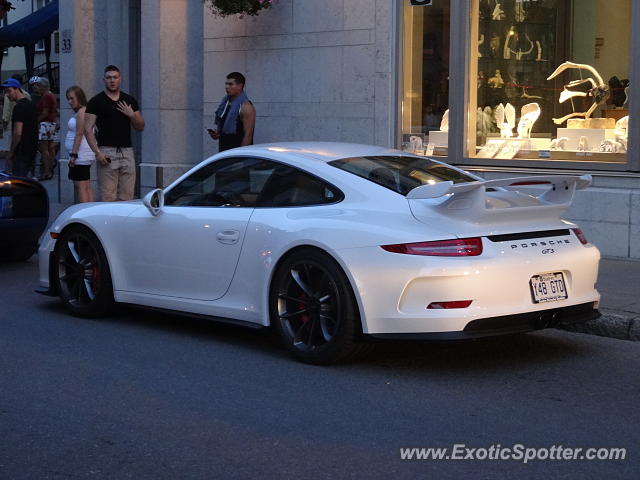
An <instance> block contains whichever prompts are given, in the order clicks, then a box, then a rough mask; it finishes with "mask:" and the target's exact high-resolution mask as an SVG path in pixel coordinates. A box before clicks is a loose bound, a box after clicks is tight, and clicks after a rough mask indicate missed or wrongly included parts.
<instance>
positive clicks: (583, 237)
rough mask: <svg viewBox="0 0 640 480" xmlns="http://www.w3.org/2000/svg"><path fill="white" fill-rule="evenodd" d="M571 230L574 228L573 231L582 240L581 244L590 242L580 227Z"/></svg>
mask: <svg viewBox="0 0 640 480" xmlns="http://www.w3.org/2000/svg"><path fill="white" fill-rule="evenodd" d="M571 230H573V233H575V234H576V237H578V240H580V243H581V244H583V245H586V244H587V243H589V241H588V240H587V237H585V236H584V233H582V230H580V229H579V228H572V229H571Z"/></svg>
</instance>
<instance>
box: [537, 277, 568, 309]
mask: <svg viewBox="0 0 640 480" xmlns="http://www.w3.org/2000/svg"><path fill="white" fill-rule="evenodd" d="M529 285H530V286H531V295H532V297H533V303H545V302H555V301H557V300H564V299H565V298H567V288H566V286H565V283H564V276H563V275H562V272H554V273H541V274H540V275H534V276H533V277H531V280H529Z"/></svg>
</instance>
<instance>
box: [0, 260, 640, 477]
mask: <svg viewBox="0 0 640 480" xmlns="http://www.w3.org/2000/svg"><path fill="white" fill-rule="evenodd" d="M0 285H2V288H1V289H0V306H1V308H0V352H1V355H0V438H2V446H1V448H0V478H1V479H2V480H14V479H15V480H23V479H25V480H33V479H62V478H65V479H67V478H68V479H85V478H100V479H102V478H116V479H129V478H133V479H136V480H137V479H154V480H155V479H164V478H167V479H176V478H180V479H192V478H193V479H195V478H203V479H204V478H207V479H209V478H211V479H227V478H229V479H230V478H233V479H253V478H260V479H289V478H291V479H299V478H310V479H316V478H327V479H342V478H367V479H378V478H379V479H385V480H386V479H390V478H393V479H405V478H407V479H413V478H438V479H448V478H456V479H458V478H478V479H489V478H526V479H534V478H554V479H555V478H562V479H574V478H575V479H584V478H612V479H614V478H615V479H635V478H637V475H638V471H640V431H639V430H638V425H639V424H640V418H639V417H640V415H639V414H638V398H640V378H639V376H638V371H639V370H640V343H638V342H629V341H621V340H616V339H611V338H603V337H598V336H594V335H585V334H582V333H575V332H566V331H560V330H553V329H550V330H545V331H541V332H535V333H530V334H523V335H516V336H509V337H502V338H493V339H484V340H477V341H470V342H454V343H403V344H394V343H391V344H384V345H381V346H379V347H378V348H377V349H376V351H374V352H373V353H372V354H371V355H369V356H368V357H366V358H364V359H362V360H360V361H358V362H355V363H351V364H347V365H340V366H334V367H315V366H309V365H304V364H300V363H297V362H295V361H294V360H292V359H291V358H289V356H288V355H287V354H286V353H285V352H284V350H283V349H281V348H280V346H279V345H278V344H277V342H276V341H275V339H274V338H273V336H272V335H270V334H269V332H265V331H255V330H252V329H246V328H239V327H231V326H226V325H222V324H218V323H213V322H206V321H203V320H195V319H190V318H186V317H183V316H180V315H169V314H159V313H153V312H149V311H145V310H139V309H126V308H123V309H122V310H121V312H120V313H119V314H117V315H113V316H110V317H109V318H105V319H101V320H86V319H80V318H75V317H73V316H71V315H69V314H68V313H67V312H66V311H65V309H64V308H63V307H62V305H61V304H60V303H59V302H58V301H57V300H56V299H52V298H49V297H43V296H39V295H36V294H34V293H33V289H34V288H35V287H36V286H37V264H36V260H35V258H32V259H30V260H29V261H28V262H24V263H4V264H0ZM454 444H464V445H465V446H466V447H467V448H480V449H482V448H486V449H488V448H491V446H496V445H498V444H499V445H500V446H501V448H510V447H512V446H513V445H515V444H522V445H523V446H525V447H526V448H535V449H551V448H553V446H554V445H555V446H556V448H557V446H558V445H562V446H563V448H567V447H575V448H583V449H586V448H591V447H595V448H597V447H620V448H626V449H627V452H626V458H625V459H624V460H611V461H608V460H592V461H588V460H571V461H561V460H533V461H529V462H528V463H526V464H525V463H524V462H523V461H516V460H451V459H449V460H413V461H403V460H401V459H400V449H401V448H404V447H425V448H428V447H447V448H449V449H451V448H453V446H454Z"/></svg>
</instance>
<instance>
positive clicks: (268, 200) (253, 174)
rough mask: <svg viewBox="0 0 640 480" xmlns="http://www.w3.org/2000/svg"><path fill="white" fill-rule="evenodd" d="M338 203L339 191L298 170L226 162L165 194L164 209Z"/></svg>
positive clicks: (244, 161)
mask: <svg viewBox="0 0 640 480" xmlns="http://www.w3.org/2000/svg"><path fill="white" fill-rule="evenodd" d="M341 199H342V193H341V192H340V191H339V190H337V189H336V188H334V187H332V186H331V185H328V184H327V183H325V182H323V181H322V180H320V179H319V178H316V177H314V176H313V175H310V174H308V173H305V172H302V171H300V170H298V169H297V168H294V167H290V166H288V165H284V164H281V163H276V162H272V161H269V160H263V159H259V158H225V159H223V160H218V161H216V162H212V163H209V164H207V165H205V166H203V167H202V168H200V169H199V170H197V171H195V172H193V173H192V174H191V175H189V176H188V177H187V178H185V179H184V180H183V181H182V182H180V183H179V184H178V185H176V186H175V187H173V188H172V189H171V190H170V191H168V192H167V193H166V194H165V205H173V206H182V207H293V206H304V205H322V204H325V203H334V202H337V201H339V200H341Z"/></svg>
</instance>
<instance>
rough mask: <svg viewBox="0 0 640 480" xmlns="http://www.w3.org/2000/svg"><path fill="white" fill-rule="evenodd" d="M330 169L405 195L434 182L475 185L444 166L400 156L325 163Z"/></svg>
mask: <svg viewBox="0 0 640 480" xmlns="http://www.w3.org/2000/svg"><path fill="white" fill-rule="evenodd" d="M329 164H330V165H332V166H334V167H337V168H340V169H342V170H345V171H347V172H350V173H353V174H354V175H357V176H359V177H362V178H366V179H367V180H371V181H372V182H374V183H377V184H378V185H381V186H383V187H385V188H388V189H390V190H393V191H394V192H397V193H399V194H401V195H406V194H407V193H409V192H410V191H411V190H413V189H414V188H416V187H419V186H421V185H432V184H434V183H438V182H446V181H449V180H450V181H452V182H453V183H464V182H475V181H476V178H474V177H472V176H471V175H468V174H466V173H464V172H461V171H460V170H456V169H454V168H451V167H450V166H448V165H444V164H442V163H438V162H434V161H433V160H430V159H428V158H416V157H403V156H386V155H385V156H376V157H354V158H345V159H342V160H334V161H333V162H329Z"/></svg>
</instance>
